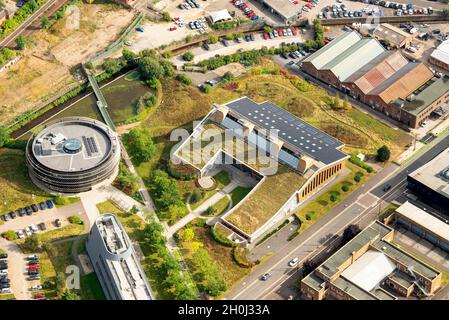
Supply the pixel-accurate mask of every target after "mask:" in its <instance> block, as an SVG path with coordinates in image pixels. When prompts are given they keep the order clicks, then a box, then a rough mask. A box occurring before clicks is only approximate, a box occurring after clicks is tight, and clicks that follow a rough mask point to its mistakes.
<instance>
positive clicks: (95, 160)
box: [26, 117, 120, 194]
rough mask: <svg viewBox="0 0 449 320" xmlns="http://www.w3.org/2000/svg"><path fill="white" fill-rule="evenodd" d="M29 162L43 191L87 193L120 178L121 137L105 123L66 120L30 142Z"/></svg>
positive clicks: (53, 124) (76, 119) (59, 121)
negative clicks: (118, 174)
mask: <svg viewBox="0 0 449 320" xmlns="http://www.w3.org/2000/svg"><path fill="white" fill-rule="evenodd" d="M26 160H27V165H28V170H29V175H30V178H31V180H32V181H33V182H34V183H35V184H36V185H37V186H39V187H40V188H42V189H44V190H47V191H49V192H54V193H66V194H74V193H80V192H85V191H89V190H91V189H92V187H93V186H95V185H97V184H100V183H102V182H104V181H105V180H112V179H114V178H115V176H116V175H117V173H118V164H119V162H120V143H119V138H118V136H117V135H116V133H115V132H114V131H113V130H111V129H110V128H109V127H108V126H107V125H106V124H104V123H103V122H100V121H97V120H93V119H89V118H81V117H79V118H78V117H77V118H63V119H60V120H58V121H56V122H53V123H51V124H48V125H46V126H45V128H44V129H43V130H42V131H41V132H40V133H38V134H37V135H36V136H34V137H31V138H30V139H29V141H28V144H27V148H26Z"/></svg>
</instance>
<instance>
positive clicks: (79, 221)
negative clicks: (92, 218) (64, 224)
mask: <svg viewBox="0 0 449 320" xmlns="http://www.w3.org/2000/svg"><path fill="white" fill-rule="evenodd" d="M67 220H69V222H70V223H72V224H84V222H83V220H82V219H81V218H80V217H79V216H70V217H68V219H67Z"/></svg>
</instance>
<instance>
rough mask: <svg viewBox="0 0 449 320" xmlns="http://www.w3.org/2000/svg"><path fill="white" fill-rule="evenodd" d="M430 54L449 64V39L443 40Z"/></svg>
mask: <svg viewBox="0 0 449 320" xmlns="http://www.w3.org/2000/svg"><path fill="white" fill-rule="evenodd" d="M430 56H431V57H432V58H434V59H436V60H439V61H441V62H443V63H445V64H448V65H449V39H448V40H445V41H443V42H441V44H440V45H439V46H438V47H437V48H436V49H435V50H433V52H432V54H431V55H430Z"/></svg>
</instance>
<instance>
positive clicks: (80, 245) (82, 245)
mask: <svg viewBox="0 0 449 320" xmlns="http://www.w3.org/2000/svg"><path fill="white" fill-rule="evenodd" d="M86 240H87V234H86V235H84V236H82V238H81V240H80V241H79V242H78V247H77V248H76V252H77V253H78V254H87V251H86Z"/></svg>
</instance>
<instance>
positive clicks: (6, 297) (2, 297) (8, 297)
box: [0, 293, 14, 300]
mask: <svg viewBox="0 0 449 320" xmlns="http://www.w3.org/2000/svg"><path fill="white" fill-rule="evenodd" d="M13 299H14V295H13V294H12V293H5V294H0V300H13Z"/></svg>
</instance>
